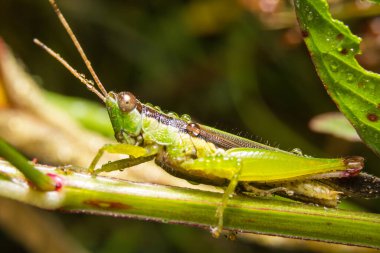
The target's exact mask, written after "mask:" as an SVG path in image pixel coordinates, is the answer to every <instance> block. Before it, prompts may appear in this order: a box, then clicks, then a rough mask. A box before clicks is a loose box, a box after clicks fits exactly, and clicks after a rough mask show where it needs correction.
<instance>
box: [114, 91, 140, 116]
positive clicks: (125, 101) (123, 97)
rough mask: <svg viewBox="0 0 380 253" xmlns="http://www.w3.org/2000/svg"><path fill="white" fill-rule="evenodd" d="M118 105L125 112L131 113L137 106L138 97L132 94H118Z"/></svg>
mask: <svg viewBox="0 0 380 253" xmlns="http://www.w3.org/2000/svg"><path fill="white" fill-rule="evenodd" d="M117 104H118V105H119V108H120V110H121V111H123V112H130V111H132V110H133V109H135V108H136V106H137V100H136V97H135V96H134V95H133V94H132V93H130V92H125V91H123V92H120V93H118V94H117Z"/></svg>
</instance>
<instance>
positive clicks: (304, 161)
mask: <svg viewBox="0 0 380 253" xmlns="http://www.w3.org/2000/svg"><path fill="white" fill-rule="evenodd" d="M50 3H51V5H52V6H53V8H54V10H55V12H56V14H57V16H58V18H59V19H60V21H61V23H62V24H63V26H64V28H65V29H66V31H67V32H68V34H69V36H70V38H71V39H72V41H73V43H74V44H75V47H76V48H77V50H78V51H79V54H80V55H81V57H82V59H83V61H84V62H85V64H86V67H87V68H88V70H89V71H90V73H91V75H92V77H93V79H94V80H95V83H96V86H95V85H94V83H93V82H92V81H91V80H88V79H86V78H85V77H84V75H82V74H80V73H78V72H77V71H76V70H75V69H73V68H72V67H71V66H70V65H69V64H68V63H67V62H66V61H65V60H64V59H62V58H61V57H60V56H59V55H58V54H57V53H55V52H54V51H52V50H51V49H50V48H48V47H47V46H46V45H44V44H42V43H41V42H40V41H38V40H37V39H35V40H34V42H35V43H36V44H38V45H39V46H41V47H42V48H43V49H44V50H46V51H47V52H48V53H49V54H50V55H52V56H53V57H54V58H56V59H57V60H58V61H59V62H61V63H62V64H63V65H64V66H65V67H66V68H67V69H68V70H69V71H70V72H71V73H72V74H73V75H74V76H76V77H77V78H78V79H79V80H80V81H81V82H82V83H83V84H85V85H86V86H87V88H88V89H89V90H90V91H91V92H93V93H95V94H96V95H97V96H98V97H99V98H100V99H101V100H102V101H103V102H104V103H105V106H106V108H107V110H108V114H109V117H110V120H111V123H112V126H113V129H114V132H115V138H116V140H117V141H118V143H117V144H107V145H105V146H104V147H102V148H101V149H100V150H99V152H98V154H97V155H96V156H95V158H94V160H93V161H92V163H91V165H90V168H89V170H90V172H91V173H93V174H98V173H100V172H108V171H113V170H120V169H125V168H128V167H131V166H134V165H137V164H141V163H144V162H147V161H151V160H154V161H155V162H156V164H158V165H159V166H160V167H161V168H163V169H164V170H166V171H167V172H168V173H170V174H172V175H174V176H176V177H180V178H183V179H186V180H188V181H191V182H195V183H202V184H208V185H213V186H217V187H221V188H223V189H224V193H223V197H222V200H221V203H220V205H219V206H218V208H217V210H216V222H217V225H216V227H215V228H213V229H212V230H211V231H212V234H213V235H214V236H215V237H218V236H219V234H220V232H221V231H222V229H223V212H224V209H225V208H226V206H227V202H228V199H229V198H230V197H231V195H232V194H233V193H238V194H245V195H252V196H258V195H259V196H267V195H271V194H274V193H276V194H279V195H282V196H285V197H288V198H292V199H298V200H301V201H304V202H311V203H316V204H322V205H325V206H336V205H337V203H338V200H339V196H340V195H341V194H342V192H340V191H337V190H336V188H334V187H333V186H331V184H330V185H329V184H328V182H329V180H335V179H341V178H351V177H354V176H356V175H358V174H359V173H360V171H361V169H362V168H363V163H364V159H363V158H362V157H359V156H352V157H347V158H336V159H323V158H313V157H309V156H303V155H302V154H300V153H297V152H286V151H283V150H281V149H278V148H274V147H271V146H268V145H264V144H261V143H258V142H255V141H252V140H249V139H245V138H242V137H239V136H236V135H233V134H230V133H227V132H223V131H220V130H218V129H214V128H211V127H209V126H205V125H202V124H199V123H196V122H193V121H192V120H191V119H190V118H189V117H178V116H176V115H175V114H173V113H164V112H162V111H161V110H158V109H157V108H155V107H153V106H150V105H147V104H144V103H142V102H140V101H139V100H138V99H137V98H136V97H135V96H134V95H133V94H132V93H130V92H124V91H123V92H119V93H115V92H112V91H111V92H107V91H106V89H105V88H104V86H103V85H102V83H101V82H100V80H99V78H98V77H97V75H96V73H95V71H94V70H93V68H92V66H91V63H90V61H89V60H88V59H87V56H86V55H85V53H84V51H83V49H82V47H81V46H80V44H79V42H78V40H77V38H76V37H75V35H74V33H73V32H72V30H71V28H70V26H69V25H68V23H67V21H66V19H65V18H64V16H63V15H62V13H61V12H60V10H59V9H58V7H57V5H56V3H55V1H54V0H50ZM104 152H109V153H120V154H127V155H129V158H126V159H122V160H117V161H113V162H110V163H107V164H104V165H102V166H101V167H100V168H96V165H97V163H98V161H99V159H100V158H101V156H102V155H103V153H104ZM362 174H363V173H362Z"/></svg>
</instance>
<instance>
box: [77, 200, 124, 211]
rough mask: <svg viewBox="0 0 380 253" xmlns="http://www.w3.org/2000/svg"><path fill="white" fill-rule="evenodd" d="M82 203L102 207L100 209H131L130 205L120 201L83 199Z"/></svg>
mask: <svg viewBox="0 0 380 253" xmlns="http://www.w3.org/2000/svg"><path fill="white" fill-rule="evenodd" d="M83 204H85V205H89V206H93V207H97V208H102V209H126V210H127V209H131V208H132V206H130V205H126V204H123V203H120V202H113V201H105V200H85V201H83Z"/></svg>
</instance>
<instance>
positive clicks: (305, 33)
mask: <svg viewBox="0 0 380 253" xmlns="http://www.w3.org/2000/svg"><path fill="white" fill-rule="evenodd" d="M301 34H302V37H304V38H307V37H309V32H308V31H306V30H301Z"/></svg>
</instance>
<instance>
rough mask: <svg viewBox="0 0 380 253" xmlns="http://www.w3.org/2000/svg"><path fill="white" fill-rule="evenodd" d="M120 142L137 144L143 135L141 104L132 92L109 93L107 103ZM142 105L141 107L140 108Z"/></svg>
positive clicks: (116, 136)
mask: <svg viewBox="0 0 380 253" xmlns="http://www.w3.org/2000/svg"><path fill="white" fill-rule="evenodd" d="M105 104H106V107H107V111H108V114H109V117H110V120H111V123H112V127H113V130H114V132H115V138H116V139H117V141H118V142H122V143H130V144H135V142H136V138H137V137H138V136H139V135H140V133H141V124H142V123H141V112H140V110H138V109H139V108H140V109H141V103H140V102H139V101H138V100H137V99H136V97H135V96H134V95H133V94H132V93H130V92H125V91H123V92H119V93H116V92H109V93H108V94H107V96H106V101H105ZM139 105H140V106H139Z"/></svg>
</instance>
